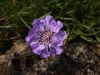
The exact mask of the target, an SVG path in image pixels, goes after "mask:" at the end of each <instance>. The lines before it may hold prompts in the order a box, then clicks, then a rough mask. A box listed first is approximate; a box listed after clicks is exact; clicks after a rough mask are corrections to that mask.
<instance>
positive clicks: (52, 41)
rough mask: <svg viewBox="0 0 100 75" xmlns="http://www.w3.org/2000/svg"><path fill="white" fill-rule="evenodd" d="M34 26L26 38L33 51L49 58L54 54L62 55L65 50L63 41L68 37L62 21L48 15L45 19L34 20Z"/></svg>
mask: <svg viewBox="0 0 100 75" xmlns="http://www.w3.org/2000/svg"><path fill="white" fill-rule="evenodd" d="M32 25H33V28H32V29H31V30H30V32H29V33H28V36H27V37H26V38H25V40H26V42H27V44H28V45H29V46H30V47H31V48H32V50H33V53H34V54H37V55H40V56H41V57H42V58H47V57H49V56H52V55H60V54H61V53H62V51H63V49H62V47H61V46H62V45H63V41H64V40H65V39H66V38H67V34H66V32H65V31H61V30H60V29H61V28H62V27H63V24H62V22H61V21H55V20H54V19H53V17H52V16H50V15H48V16H46V17H45V18H44V19H35V20H34V21H33V22H32Z"/></svg>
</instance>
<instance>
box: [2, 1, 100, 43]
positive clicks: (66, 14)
mask: <svg viewBox="0 0 100 75" xmlns="http://www.w3.org/2000/svg"><path fill="white" fill-rule="evenodd" d="M46 14H51V15H52V16H54V17H55V18H56V19H60V20H62V22H63V23H64V30H66V31H67V33H68V35H69V38H68V41H71V40H74V39H75V38H76V37H81V38H82V39H84V40H86V41H88V42H94V43H100V0H0V16H1V17H4V18H5V19H6V22H5V23H4V25H0V29H12V30H14V31H19V30H23V29H24V30H25V29H28V28H29V29H30V27H31V23H32V20H33V19H34V18H38V17H40V18H41V17H44V16H45V15H46ZM1 17H0V18H1Z"/></svg>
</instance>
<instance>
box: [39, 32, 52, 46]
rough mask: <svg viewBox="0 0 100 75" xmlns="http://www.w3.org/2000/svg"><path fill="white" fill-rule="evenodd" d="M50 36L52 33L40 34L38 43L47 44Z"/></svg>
mask: <svg viewBox="0 0 100 75" xmlns="http://www.w3.org/2000/svg"><path fill="white" fill-rule="evenodd" d="M52 35H53V32H50V31H44V32H42V33H41V35H40V40H39V42H41V43H43V44H45V43H49V42H50V39H51V37H52Z"/></svg>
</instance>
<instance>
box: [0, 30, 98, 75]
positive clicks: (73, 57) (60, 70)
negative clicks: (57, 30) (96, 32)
mask: <svg viewBox="0 0 100 75" xmlns="http://www.w3.org/2000/svg"><path fill="white" fill-rule="evenodd" d="M3 32H4V31H3ZM3 32H0V35H2V34H3ZM6 33H7V34H6V35H3V36H2V37H0V75H100V45H94V44H90V43H87V42H85V41H81V40H79V41H77V40H75V41H73V42H70V43H68V45H67V46H66V48H65V49H64V51H63V53H62V54H61V55H59V56H52V57H49V58H47V59H41V58H40V57H39V56H37V55H34V54H33V53H32V50H31V49H30V48H29V47H28V45H27V44H26V43H25V41H24V40H23V38H19V37H16V38H12V37H13V36H10V35H8V34H9V33H8V32H6ZM8 36H9V37H8ZM7 38H11V39H7ZM3 39H4V40H3Z"/></svg>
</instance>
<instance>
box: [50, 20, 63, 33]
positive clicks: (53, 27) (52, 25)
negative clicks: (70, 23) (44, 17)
mask: <svg viewBox="0 0 100 75" xmlns="http://www.w3.org/2000/svg"><path fill="white" fill-rule="evenodd" d="M49 25H50V28H51V30H52V31H53V32H55V33H58V32H59V31H60V29H61V28H62V27H63V24H62V23H61V21H57V22H56V21H55V20H52V21H51V22H50V23H49Z"/></svg>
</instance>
